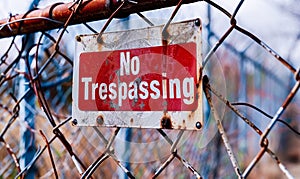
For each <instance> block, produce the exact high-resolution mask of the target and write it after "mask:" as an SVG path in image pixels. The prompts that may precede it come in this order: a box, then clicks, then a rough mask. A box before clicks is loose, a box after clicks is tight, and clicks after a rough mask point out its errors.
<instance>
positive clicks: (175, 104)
mask: <svg viewBox="0 0 300 179" xmlns="http://www.w3.org/2000/svg"><path fill="white" fill-rule="evenodd" d="M161 34H162V26H157V27H150V28H145V29H135V30H129V31H121V32H110V33H105V34H103V36H102V42H100V43H98V42H97V40H96V39H97V38H96V36H97V35H81V36H78V37H77V38H76V39H77V44H76V57H75V64H74V71H73V73H74V78H73V118H74V119H76V120H77V122H78V125H80V126H106V127H138V128H167V129H187V130H193V129H200V128H201V126H202V125H203V120H202V115H203V111H202V110H203V109H202V85H201V73H202V72H201V71H202V68H201V62H202V59H201V24H200V20H199V19H197V20H192V21H186V22H181V23H174V24H171V25H170V26H169V28H168V35H167V38H164V37H163V36H162V35H161Z"/></svg>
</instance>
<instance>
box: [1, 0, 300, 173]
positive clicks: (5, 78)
mask: <svg viewBox="0 0 300 179" xmlns="http://www.w3.org/2000/svg"><path fill="white" fill-rule="evenodd" d="M203 1H205V2H206V3H208V4H209V5H210V6H212V7H214V8H215V9H217V10H219V11H220V12H222V13H223V14H224V15H225V16H227V17H228V18H229V23H230V27H229V28H228V29H227V30H226V32H225V33H224V34H223V36H221V37H220V38H218V41H217V42H216V43H215V44H214V46H213V47H212V48H211V49H210V51H209V52H208V54H207V55H206V56H205V58H204V61H203V68H204V67H205V66H206V64H207V63H208V62H209V61H210V60H211V57H212V55H213V53H215V52H217V50H218V49H219V48H221V46H222V45H226V44H225V41H226V39H227V37H228V36H229V35H230V34H231V33H232V32H233V31H237V32H240V33H241V34H244V35H245V36H247V37H248V38H249V39H251V40H253V41H254V42H256V43H257V44H258V45H259V46H260V47H262V48H263V49H264V50H266V51H267V52H268V53H269V54H270V55H272V56H273V57H274V59H275V60H277V61H279V62H280V63H281V64H282V65H283V66H285V67H286V68H287V69H288V70H289V71H290V72H291V73H292V74H293V75H294V76H295V80H296V83H295V85H294V87H293V88H292V89H291V90H290V92H289V94H288V96H287V97H286V99H285V101H284V102H283V104H282V105H281V107H280V108H279V109H278V111H277V113H276V114H275V115H274V116H273V117H272V115H267V116H268V117H271V118H272V120H271V121H270V122H269V123H268V126H267V127H266V128H265V129H263V130H262V129H260V128H259V127H257V126H256V125H255V124H254V123H253V122H252V121H251V119H249V118H247V117H245V116H244V115H243V114H242V113H241V112H240V111H239V110H238V109H237V108H236V107H235V106H236V105H241V104H242V103H231V102H230V101H229V100H228V99H226V98H225V97H223V96H222V95H221V94H220V93H218V91H217V90H216V89H214V88H213V87H212V86H211V85H210V84H209V83H208V79H207V78H206V77H205V78H204V79H203V83H204V86H203V88H204V92H205V95H206V97H207V100H208V102H209V105H210V108H211V110H212V113H213V115H214V118H215V120H216V123H217V125H218V130H219V132H220V135H221V138H222V140H223V142H224V147H225V148H226V150H227V152H228V157H229V159H230V161H231V164H232V166H233V168H234V169H235V173H236V176H238V177H239V178H245V177H247V176H248V175H249V174H250V173H251V171H252V169H253V168H254V167H256V166H257V163H258V162H259V161H260V160H261V158H262V157H263V156H264V154H265V153H267V154H269V155H270V156H271V158H272V159H274V160H275V163H277V164H278V166H279V168H280V170H281V171H282V172H283V173H284V174H285V175H286V176H287V177H288V178H292V175H291V174H290V172H289V171H288V170H287V169H286V167H285V166H284V165H283V163H282V162H281V161H280V160H279V157H278V156H277V155H276V154H275V152H273V151H272V150H271V149H270V148H269V140H268V137H269V135H270V132H271V131H272V130H273V128H274V125H275V124H276V122H278V121H279V122H283V123H285V124H286V125H287V126H288V127H289V128H290V129H292V130H293V131H294V132H295V133H297V134H298V135H299V132H297V131H296V130H295V129H293V128H292V127H291V126H289V125H288V124H287V123H286V122H284V121H283V120H281V119H279V118H280V117H281V115H282V114H283V112H284V111H285V109H286V108H287V107H288V106H289V104H290V102H291V100H292V99H293V98H294V97H295V95H296V94H297V92H298V90H299V87H300V79H299V76H300V75H299V70H296V68H295V67H294V66H292V65H291V64H290V63H289V62H288V61H287V60H286V59H284V58H283V57H281V56H280V55H279V54H278V53H277V52H276V51H274V50H273V49H272V48H270V47H269V46H268V45H267V44H266V43H265V42H263V41H262V40H261V39H260V38H259V37H257V36H256V35H254V34H253V33H251V32H249V31H248V30H246V29H244V28H242V27H240V26H239V25H238V23H237V21H236V16H237V14H238V13H239V11H240V8H241V6H242V5H243V2H244V1H243V0H241V1H240V2H239V4H238V5H237V7H236V8H235V10H234V11H233V13H232V14H231V13H230V12H228V11H227V10H226V9H224V8H223V7H221V6H219V5H218V4H216V3H215V2H213V1H210V0H203ZM112 2H113V3H112V5H114V7H113V8H112V9H108V10H107V11H108V12H106V13H105V14H104V15H102V16H99V17H98V19H103V18H108V20H107V22H106V23H105V25H104V26H103V27H102V29H101V30H100V33H99V35H98V41H99V42H101V39H100V38H101V35H102V34H103V33H104V31H105V30H106V28H107V27H108V25H109V24H110V22H111V21H112V20H113V19H114V18H115V17H116V16H117V15H120V14H122V13H123V11H124V12H125V15H126V14H128V13H135V12H136V13H137V14H138V15H139V16H140V17H141V18H142V19H144V20H145V21H146V22H147V23H148V24H149V25H150V26H153V25H154V24H153V23H152V22H151V21H150V20H149V19H147V18H146V17H145V16H144V15H142V14H141V13H140V12H141V11H144V10H147V8H145V7H143V8H141V9H139V10H140V11H137V10H136V9H134V8H135V7H138V6H139V4H140V2H139V1H128V0H124V1H122V2H121V3H119V2H117V3H116V2H114V1H112ZM190 2H195V1H184V0H180V1H172V2H170V3H169V4H164V5H163V7H166V6H171V5H175V4H177V6H176V8H175V10H174V12H173V14H172V15H171V17H170V18H169V20H168V22H167V23H166V24H165V27H164V28H163V29H164V30H163V32H164V31H165V30H166V29H167V28H168V25H169V24H170V23H171V21H172V20H173V18H174V17H175V15H176V13H177V11H178V10H179V9H180V7H181V5H182V4H184V3H190ZM59 5H66V4H62V3H59V4H53V5H52V6H51V7H50V8H49V9H48V10H49V17H27V15H29V14H30V13H31V12H33V11H38V10H37V9H34V10H31V11H28V12H27V13H26V14H24V15H22V17H20V16H18V18H16V17H15V16H10V17H9V18H8V19H7V20H6V21H5V23H1V26H0V32H1V31H4V30H5V31H8V33H7V32H6V35H3V36H2V35H1V37H7V36H12V37H13V38H12V40H11V43H10V44H9V45H8V49H7V50H6V52H5V53H4V54H2V55H1V63H0V67H1V68H3V70H2V69H1V71H2V72H1V77H0V87H3V86H5V85H9V84H8V83H15V84H17V82H16V81H17V80H18V77H20V76H24V77H25V78H27V79H28V80H29V81H30V83H29V84H28V85H29V86H30V88H29V89H28V90H27V91H25V93H24V94H23V95H22V96H20V97H18V98H17V97H16V96H15V93H13V92H12V93H10V99H11V100H12V101H13V102H11V104H13V105H11V104H7V105H6V104H4V102H3V104H2V101H1V104H0V107H1V108H2V109H4V110H5V111H8V113H9V119H8V120H7V122H6V124H5V126H4V127H3V128H2V129H1V135H0V142H1V143H3V144H4V145H5V147H6V150H7V155H8V156H10V157H11V159H12V161H13V163H14V167H15V168H16V169H17V171H18V174H17V175H16V178H18V177H21V178H23V177H24V176H25V175H26V172H27V171H28V170H29V169H30V168H31V167H33V166H34V164H35V163H36V162H37V161H38V160H39V159H40V157H41V155H42V154H43V153H44V152H45V151H46V149H47V150H48V154H49V158H50V161H51V166H52V167H51V168H52V169H53V172H54V174H55V177H56V178H58V177H59V175H58V171H57V169H58V167H57V165H56V163H55V160H54V159H53V154H52V152H51V146H52V144H53V143H54V142H55V141H60V142H61V143H62V145H63V147H64V149H65V150H66V151H67V153H68V154H69V156H70V158H71V159H72V161H73V163H74V166H75V168H76V170H77V172H78V174H79V175H81V177H82V178H85V177H90V176H92V174H93V173H94V171H95V170H96V169H97V167H98V166H99V165H100V164H102V163H103V162H104V161H105V160H106V159H108V158H110V157H111V158H113V160H114V162H116V164H117V165H118V166H119V167H120V168H121V169H122V170H123V171H124V172H125V173H126V175H127V176H128V177H130V178H133V177H134V174H133V172H131V171H130V170H128V169H127V168H126V167H125V166H124V165H123V164H122V163H121V162H120V161H119V160H117V159H116V158H117V157H116V156H115V154H114V149H113V148H112V144H113V142H114V139H115V137H116V136H117V134H118V132H119V130H120V128H117V129H116V131H114V132H113V134H112V135H111V138H110V140H107V139H106V138H105V137H104V135H103V134H102V133H101V132H100V131H98V129H97V128H95V130H96V132H97V134H98V135H99V136H100V138H101V139H102V142H103V143H104V145H105V148H104V151H103V153H102V154H101V155H100V156H99V157H98V158H97V159H96V160H93V162H92V163H91V164H89V165H87V164H85V162H84V161H82V160H81V159H80V157H79V155H78V154H77V153H75V151H74V146H72V143H71V142H69V140H68V138H67V136H66V135H65V134H64V132H63V131H62V130H61V128H63V127H64V126H66V125H67V124H68V122H69V121H70V120H71V117H66V116H65V115H63V116H60V115H58V114H56V113H55V111H54V109H52V106H53V105H52V104H50V103H51V102H50V100H51V99H49V97H47V94H46V88H47V87H51V86H50V85H45V83H43V77H42V74H43V73H45V72H48V70H49V68H50V67H49V66H50V65H51V64H54V63H55V61H58V59H59V58H62V59H64V60H65V61H66V62H68V65H69V66H70V67H71V68H72V65H73V62H72V60H71V57H69V56H68V55H66V53H65V52H63V51H62V50H61V43H62V38H63V36H64V35H65V34H66V32H67V28H68V27H69V26H70V25H72V24H74V23H77V22H78V23H82V24H83V25H84V26H85V27H86V28H88V29H89V30H91V31H92V32H94V33H95V32H99V31H98V30H95V29H94V28H92V27H91V26H89V25H88V24H87V21H84V22H82V20H78V15H80V14H82V12H81V10H82V8H84V7H87V6H88V5H89V1H83V0H77V1H76V2H73V3H71V4H67V5H68V9H69V12H68V16H67V17H64V18H61V19H59V20H57V19H55V18H54V17H53V15H52V14H51V13H52V12H53V10H54V9H55V8H56V7H57V6H59ZM130 7H131V8H133V9H132V10H131V11H130ZM154 7H156V6H154ZM128 9H129V10H128ZM88 19H89V20H91V19H94V17H93V18H88ZM34 20H36V21H49V22H52V23H54V24H55V25H53V28H61V29H60V32H59V35H58V37H54V36H52V35H50V34H49V33H48V32H45V31H44V30H43V31H42V32H41V34H40V36H39V39H38V42H37V43H36V44H34V45H33V46H32V47H31V48H30V50H28V51H27V52H26V55H24V51H25V49H24V46H25V45H26V43H27V40H26V39H25V41H23V42H22V44H21V48H20V47H18V42H16V38H17V35H18V34H22V33H28V32H29V31H28V32H27V31H24V30H23V28H26V25H28V22H32V23H33V22H34ZM25 22H26V23H25ZM15 28H17V29H15ZM45 30H48V29H45ZM23 31H24V32H23ZM30 32H34V31H30ZM45 39H47V40H48V41H50V42H51V43H52V44H53V49H54V50H53V52H51V53H50V54H48V57H47V58H46V59H45V60H43V63H40V61H39V60H38V58H39V56H41V54H40V53H42V52H43V51H44V50H43V49H42V48H43V45H44V44H42V41H45ZM99 39H100V40H99ZM13 47H15V48H16V49H17V52H18V55H17V57H16V58H14V59H13V60H12V61H9V60H8V56H9V52H10V51H12V49H13ZM34 49H36V51H35V53H34V58H35V64H34V67H32V64H30V63H29V55H30V51H31V50H34ZM45 51H46V50H45ZM20 60H24V61H25V63H26V67H27V68H28V69H29V71H28V73H25V72H22V71H19V70H18V66H17V65H18V64H19V63H20ZM68 74H69V76H67V77H65V78H61V79H60V80H58V81H57V82H56V83H54V84H52V86H54V87H57V86H60V85H62V84H63V83H64V82H70V78H71V76H70V75H71V72H70V73H68ZM10 87H11V88H13V87H12V85H10ZM31 92H33V93H34V95H35V96H36V97H37V101H38V103H39V106H40V108H41V110H42V112H43V114H44V115H45V117H44V118H45V119H47V122H48V129H51V131H52V135H53V136H52V137H51V139H50V140H48V139H47V138H46V134H44V133H43V132H42V130H40V135H41V136H42V138H43V140H44V142H45V143H46V144H45V146H44V147H43V148H42V149H39V150H38V151H37V152H36V155H35V157H34V158H33V159H32V161H31V162H30V163H29V164H28V165H27V166H26V167H25V168H23V169H21V168H20V164H19V161H18V160H19V159H18V158H19V156H18V154H17V152H15V151H14V150H13V148H12V147H11V146H10V144H9V142H7V139H6V138H5V137H7V132H8V131H9V130H10V129H12V126H13V125H15V122H16V121H17V119H18V117H19V110H20V109H19V108H20V103H21V102H22V101H23V99H24V98H25V97H26V96H27V95H29V94H30V93H31ZM210 93H213V94H214V95H215V96H216V97H217V98H219V99H220V100H221V101H222V102H223V103H224V104H226V105H227V107H228V108H229V109H230V110H232V111H233V112H234V113H235V114H236V115H237V116H238V117H239V119H241V120H243V121H244V122H245V123H246V124H247V125H248V126H249V127H251V128H252V129H253V130H254V131H255V132H256V133H257V134H258V135H259V136H260V141H261V142H260V143H259V144H257V146H259V147H260V151H259V152H258V153H257V154H256V156H255V157H254V158H253V160H252V161H251V162H250V163H249V164H248V165H247V167H246V168H245V169H244V170H243V169H242V168H241V167H240V166H239V163H238V160H237V159H236V156H235V153H234V151H233V149H232V146H231V145H230V142H229V139H228V137H227V134H226V130H225V128H224V127H223V125H222V122H221V120H220V117H219V116H218V115H217V114H216V112H215V109H214V105H213V104H212V102H211V94H210ZM244 105H245V103H244ZM247 106H249V107H252V108H254V109H256V110H258V111H262V110H260V109H258V108H255V107H253V106H251V105H249V104H247ZM264 114H265V113H264ZM59 118H63V119H65V120H63V121H62V122H61V121H59V120H58V119H59ZM73 122H74V121H73ZM57 123H59V124H57ZM27 127H29V126H27ZM158 132H159V133H160V134H161V136H163V138H164V139H165V140H166V141H167V142H168V143H169V144H170V145H171V148H170V156H169V157H168V158H167V159H166V160H165V161H164V162H162V164H161V165H160V166H159V167H157V168H156V169H157V170H156V171H155V172H154V174H153V175H152V177H154V178H155V177H157V176H158V175H160V174H161V172H163V170H165V168H166V167H167V166H168V165H169V164H170V163H171V162H172V161H173V159H175V158H177V159H178V160H179V161H180V162H181V164H183V165H184V166H185V167H186V168H188V169H189V170H190V171H191V172H192V173H193V174H194V175H195V176H196V177H197V178H202V175H201V174H200V173H201V171H200V173H198V172H197V170H196V169H195V168H194V167H193V166H192V165H191V164H190V163H189V162H188V161H187V160H185V159H184V158H183V156H181V155H179V154H178V153H177V148H176V147H177V146H176V145H177V143H178V141H179V140H180V138H181V135H182V133H181V132H179V134H178V137H177V139H176V140H175V142H173V141H172V140H171V139H170V138H169V137H168V135H167V134H166V133H165V132H164V131H163V130H161V129H160V130H158ZM35 133H36V132H35Z"/></svg>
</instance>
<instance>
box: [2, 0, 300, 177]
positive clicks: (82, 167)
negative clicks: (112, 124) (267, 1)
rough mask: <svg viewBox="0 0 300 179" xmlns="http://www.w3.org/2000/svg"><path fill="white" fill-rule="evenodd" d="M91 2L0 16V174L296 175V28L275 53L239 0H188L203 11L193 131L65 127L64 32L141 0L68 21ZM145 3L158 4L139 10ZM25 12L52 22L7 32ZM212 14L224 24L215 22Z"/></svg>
mask: <svg viewBox="0 0 300 179" xmlns="http://www.w3.org/2000/svg"><path fill="white" fill-rule="evenodd" d="M93 2H95V1H82V0H78V1H75V2H72V3H69V4H70V6H69V7H68V12H67V13H66V16H65V17H64V21H58V20H57V19H55V18H54V17H52V15H51V12H54V9H55V8H56V7H58V6H59V5H62V3H54V4H53V5H50V6H49V8H48V9H47V8H46V10H47V12H49V13H50V15H49V17H47V18H45V17H43V18H41V17H42V16H40V17H38V16H37V17H32V16H30V14H31V13H34V11H37V9H36V8H35V7H36V6H37V7H38V4H39V1H33V3H32V4H31V7H30V10H29V11H28V12H27V13H25V14H24V15H22V16H21V17H22V18H21V19H17V16H13V15H10V17H9V18H8V19H7V20H6V22H5V23H2V24H1V25H0V32H1V31H8V32H10V33H11V34H8V35H7V36H10V38H8V39H3V42H5V43H4V46H3V45H2V46H3V47H5V50H2V54H1V62H0V70H1V77H0V94H1V100H0V112H1V114H2V115H1V118H0V129H1V133H0V142H1V144H0V156H1V157H0V159H1V160H0V166H1V167H0V177H1V178H13V177H21V178H23V177H24V176H30V175H33V176H36V177H39V178H49V177H56V178H69V177H74V176H75V177H87V176H92V177H94V178H122V177H124V176H128V177H136V178H150V177H161V178H191V177H193V176H196V177H198V178H200V177H202V178H236V177H238V178H246V177H249V178H257V177H259V176H260V177H269V178H274V177H279V178H281V177H282V176H286V177H287V178H293V176H294V177H299V176H300V173H299V165H300V153H299V150H298V149H297V147H299V146H300V143H299V132H298V127H299V99H298V97H297V92H298V89H299V86H300V78H299V70H297V68H298V66H295V65H294V64H292V62H291V61H290V59H291V58H292V55H293V53H294V49H297V44H299V43H298V40H299V35H298V38H297V40H296V41H293V42H292V43H291V44H292V45H291V46H293V47H291V48H290V51H289V52H288V53H286V54H285V56H287V58H284V57H282V56H280V55H279V54H278V53H277V52H276V51H274V50H272V48H271V47H270V46H269V45H267V44H266V43H265V42H264V41H263V40H262V39H261V38H259V37H258V36H256V35H255V34H254V33H252V32H251V30H248V29H245V28H243V27H241V26H240V25H239V22H238V21H237V16H238V15H239V13H242V12H243V10H245V9H246V8H247V4H246V2H244V1H243V0H241V1H239V2H237V3H236V4H237V5H236V8H235V9H233V10H230V11H227V10H226V9H225V8H223V7H222V6H221V5H218V4H217V3H216V2H214V1H209V0H204V1H203V2H197V3H193V4H190V5H189V6H190V7H191V6H197V7H201V8H202V9H205V17H201V18H202V19H205V20H204V21H203V22H204V23H203V33H204V39H203V44H204V45H203V49H204V51H203V53H204V54H203V59H204V60H203V68H204V76H203V90H204V93H205V94H203V95H204V96H205V102H204V103H205V104H203V105H204V108H205V114H204V116H205V121H204V124H205V126H204V129H203V132H201V133H199V132H197V131H185V132H182V131H176V130H175V131H172V130H155V129H125V128H122V129H120V128H97V127H75V126H74V122H75V121H73V119H72V118H71V117H70V116H71V112H72V111H71V108H72V105H71V104H72V97H71V92H72V73H73V71H72V70H73V69H72V66H73V57H74V51H72V50H73V49H72V48H70V47H69V46H70V41H71V40H72V41H75V34H78V31H80V33H81V32H85V33H86V32H88V33H97V32H100V33H103V32H104V31H106V30H107V27H108V28H109V26H110V22H111V21H112V20H113V19H115V18H116V17H120V16H121V17H122V15H123V16H125V18H128V17H127V15H128V13H134V12H136V11H137V10H136V9H130V8H132V6H133V5H135V6H137V7H138V6H139V3H141V4H142V3H143V2H142V1H127V0H125V1H121V2H118V3H116V6H115V7H113V8H112V10H111V11H110V12H106V13H107V14H108V15H107V17H108V16H110V17H109V19H107V20H106V21H104V22H106V24H104V22H103V21H100V22H98V23H97V22H96V23H95V22H93V23H88V22H87V21H85V19H81V20H80V21H78V22H81V23H79V24H78V25H76V26H70V25H71V24H74V22H75V21H76V20H75V17H76V18H78V16H77V15H78V14H80V13H81V11H82V10H83V9H84V7H86V6H88V4H89V3H93ZM145 2H146V1H145ZM174 2H175V1H174ZM186 2H191V1H186ZM186 2H185V1H184V0H181V1H178V2H176V3H178V4H177V6H176V8H172V9H170V8H169V9H168V10H169V11H168V12H171V13H168V15H166V16H170V19H168V20H167V21H159V22H158V23H160V24H163V23H168V22H171V21H172V20H173V18H174V17H175V20H176V15H181V16H185V15H186V14H184V13H187V10H186V11H184V13H183V12H182V11H180V10H181V8H184V7H181V5H182V4H183V3H186ZM295 4H296V3H295ZM183 6H186V5H183ZM174 9H175V10H174ZM46 10H45V11H46ZM177 10H179V11H178V12H177ZM122 12H126V13H123V14H122ZM172 12H173V14H172ZM295 12H296V11H294V9H293V11H291V13H295ZM151 13H153V14H155V13H161V14H164V13H165V12H164V11H161V10H160V11H152V12H150V13H147V14H148V15H149V16H150V15H151ZM103 14H104V13H103ZM171 14H172V15H171ZM203 14H204V13H203ZM213 14H219V15H218V16H216V17H218V18H219V17H220V19H221V20H219V21H217V20H216V19H214V18H213V17H214V16H213ZM137 15H138V16H136V17H138V18H141V19H144V20H143V21H145V22H146V24H148V26H150V25H156V23H157V19H156V20H152V19H151V18H147V16H146V15H145V16H144V15H143V14H141V12H137ZM267 15H268V14H266V16H267ZM19 16H20V15H19ZM29 16H30V19H29ZM164 16H165V14H164ZM129 17H131V16H129ZM187 17H188V16H187ZM249 18H250V16H249ZM35 20H41V21H42V22H43V23H54V24H55V25H53V24H51V25H53V27H52V28H55V27H58V28H57V29H54V30H49V29H44V30H41V31H39V32H34V33H31V34H26V35H23V36H18V35H16V34H19V33H22V32H23V31H24V32H25V33H26V30H24V29H26V28H27V27H26V26H28V27H29V26H32V25H30V24H32V23H34V22H35ZM121 20H122V18H121ZM82 21H83V22H82ZM117 21H118V20H117ZM220 21H223V22H226V23H227V24H225V23H221V25H222V27H219V25H218V23H217V22H220ZM129 22H131V20H130V19H129ZM112 23H113V22H112ZM99 25H101V26H100V27H99ZM134 25H135V26H137V27H138V28H139V27H141V26H145V24H144V25H140V26H139V23H137V24H134ZM16 27H17V29H16ZM123 27H124V26H123ZM125 28H126V27H125ZM16 30H17V31H16ZM111 30H115V29H113V28H112V29H111ZM297 33H298V34H300V32H299V31H298V32H297ZM222 34H223V35H222ZM3 37H4V36H3ZM71 43H73V42H71ZM74 43H75V42H74ZM280 45H281V46H285V45H286V44H284V43H282V44H280ZM279 48H280V46H279ZM176 142H178V143H176ZM174 143H175V144H174ZM173 144H174V145H173Z"/></svg>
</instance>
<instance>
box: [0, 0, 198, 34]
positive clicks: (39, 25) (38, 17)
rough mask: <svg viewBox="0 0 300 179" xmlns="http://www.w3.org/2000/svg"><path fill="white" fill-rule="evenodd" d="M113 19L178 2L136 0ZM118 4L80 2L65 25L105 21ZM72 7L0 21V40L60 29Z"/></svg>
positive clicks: (111, 1) (99, 0)
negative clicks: (75, 11)
mask: <svg viewBox="0 0 300 179" xmlns="http://www.w3.org/2000/svg"><path fill="white" fill-rule="evenodd" d="M197 1H199V0H186V1H184V2H183V3H185V4H186V3H192V2H197ZM130 2H133V3H128V4H126V5H125V6H124V7H123V8H122V9H121V10H120V11H119V12H118V14H117V15H116V17H126V16H128V15H129V14H132V13H137V12H143V11H148V10H154V9H160V8H165V7H170V6H175V5H176V4H177V3H178V1H177V0H167V1H162V0H137V1H130ZM120 4H121V1H119V0H92V1H91V0H85V1H82V3H81V5H80V7H79V9H78V13H76V14H75V15H74V17H73V18H72V20H71V21H70V23H69V24H68V25H73V24H80V23H85V22H91V21H95V20H101V19H107V18H109V16H110V15H111V13H112V12H113V11H114V10H115V9H116V8H118V6H119V5H120ZM75 6H77V4H74V3H56V4H53V5H51V6H49V7H46V8H44V9H35V10H32V11H30V12H27V13H25V14H21V15H15V16H11V17H9V18H6V19H2V20H0V38H4V37H10V36H15V35H21V34H28V33H34V32H39V31H46V30H51V29H56V28H62V27H63V26H64V23H65V22H66V20H67V19H68V17H69V16H70V15H71V14H72V12H73V8H74V7H75Z"/></svg>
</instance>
